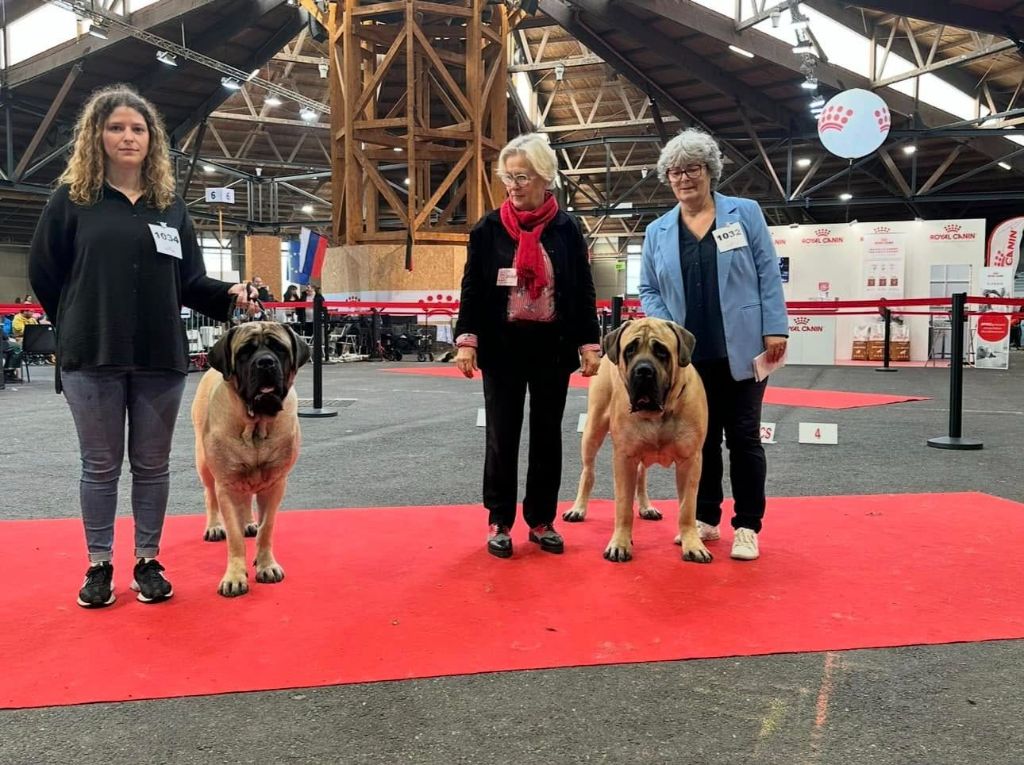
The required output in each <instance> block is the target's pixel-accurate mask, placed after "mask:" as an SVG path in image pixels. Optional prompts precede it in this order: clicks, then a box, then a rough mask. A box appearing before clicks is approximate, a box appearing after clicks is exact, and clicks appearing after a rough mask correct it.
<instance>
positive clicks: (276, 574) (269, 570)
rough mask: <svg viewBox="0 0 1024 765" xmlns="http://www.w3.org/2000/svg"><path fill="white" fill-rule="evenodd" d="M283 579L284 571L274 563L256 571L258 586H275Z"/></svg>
mask: <svg viewBox="0 0 1024 765" xmlns="http://www.w3.org/2000/svg"><path fill="white" fill-rule="evenodd" d="M283 579H284V569H283V568H281V567H280V566H279V565H278V564H276V563H271V564H270V565H269V566H264V567H263V568H257V569H256V581H257V582H259V583H260V584H277V583H278V582H280V581H281V580H283Z"/></svg>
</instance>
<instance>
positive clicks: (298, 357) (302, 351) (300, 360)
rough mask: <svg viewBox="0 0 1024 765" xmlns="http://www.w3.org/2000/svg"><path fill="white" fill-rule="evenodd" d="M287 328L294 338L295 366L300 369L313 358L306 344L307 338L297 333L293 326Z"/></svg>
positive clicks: (293, 354) (293, 353) (293, 355)
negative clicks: (304, 338)
mask: <svg viewBox="0 0 1024 765" xmlns="http://www.w3.org/2000/svg"><path fill="white" fill-rule="evenodd" d="M285 329H287V330H288V334H289V336H290V337H291V339H292V358H293V359H295V368H296V369H298V368H299V367H301V366H302V365H303V364H305V363H306V362H308V361H309V360H310V358H312V357H311V356H310V353H309V346H308V345H306V341H305V340H303V339H302V338H301V337H299V336H298V335H297V334H296V333H295V330H294V329H292V328H291V327H285Z"/></svg>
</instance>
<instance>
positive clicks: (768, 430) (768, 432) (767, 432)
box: [761, 422, 775, 444]
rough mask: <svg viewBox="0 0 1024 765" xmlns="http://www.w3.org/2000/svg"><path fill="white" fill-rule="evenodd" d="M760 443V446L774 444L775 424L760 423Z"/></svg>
mask: <svg viewBox="0 0 1024 765" xmlns="http://www.w3.org/2000/svg"><path fill="white" fill-rule="evenodd" d="M761 443H762V444H774V443H775V423H774V422H762V423H761Z"/></svg>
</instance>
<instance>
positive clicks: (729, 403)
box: [640, 128, 789, 560]
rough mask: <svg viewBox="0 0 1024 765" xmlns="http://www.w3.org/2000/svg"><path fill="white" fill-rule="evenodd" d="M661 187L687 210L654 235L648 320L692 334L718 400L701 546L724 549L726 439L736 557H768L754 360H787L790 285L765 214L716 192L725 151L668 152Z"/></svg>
mask: <svg viewBox="0 0 1024 765" xmlns="http://www.w3.org/2000/svg"><path fill="white" fill-rule="evenodd" d="M658 177H659V178H660V179H661V180H662V182H664V183H667V184H668V185H669V186H670V187H671V188H672V191H673V193H674V194H675V196H676V199H677V200H679V204H678V205H676V206H675V207H673V208H672V209H671V210H669V211H668V212H667V213H665V214H664V215H662V216H661V217H660V218H658V219H657V220H656V221H654V222H653V223H652V224H650V225H649V226H648V227H647V232H646V237H645V239H644V249H643V261H642V266H641V275H640V301H641V304H642V306H643V310H644V313H646V314H647V315H648V316H654V317H657V318H660V319H668V320H670V321H674V322H676V323H678V324H682V325H683V326H684V327H686V328H687V329H688V330H690V332H692V333H693V334H694V336H695V337H696V338H697V345H696V347H695V348H694V353H693V364H694V367H695V368H696V369H697V371H698V372H699V373H700V376H701V379H702V380H703V382H704V388H705V390H706V391H707V397H708V434H707V438H706V439H705V442H704V450H703V470H702V473H701V478H700V488H699V489H698V492H697V528H698V530H699V532H700V535H701V539H704V540H706V541H713V540H716V539H719V537H720V532H719V523H720V522H721V519H722V500H723V497H724V494H723V491H722V477H723V476H722V473H723V467H722V435H723V433H724V434H725V444H726V446H727V447H728V449H729V479H730V483H731V484H732V494H733V505H734V515H733V518H732V527H733V529H734V533H733V546H732V557H733V558H736V559H738V560H754V559H756V558H757V557H758V555H759V554H760V553H759V546H758V537H757V535H758V533H759V532H760V531H761V522H762V518H763V517H764V507H765V489H764V487H765V475H766V472H767V462H766V460H765V454H764V447H762V446H761V433H760V431H761V402H762V400H763V398H764V390H765V386H766V385H767V382H766V380H761V381H760V382H758V381H756V380H755V379H754V358H755V357H756V356H758V355H759V354H761V353H762V352H764V353H766V356H767V360H768V361H777V360H780V359H782V357H783V355H784V354H785V352H786V342H787V338H788V336H789V324H788V322H787V318H786V304H785V300H784V298H783V295H782V276H781V274H780V273H779V261H778V257H777V256H776V254H775V247H774V245H773V244H772V237H771V233H770V232H769V231H768V226H767V224H766V223H765V220H764V215H763V214H762V212H761V208H760V207H759V206H758V205H757V203H756V202H754V201H753V200H750V199H741V198H739V197H727V196H725V195H723V194H719V193H718V192H716V191H714V189H715V186H716V185H717V184H718V181H719V180H720V179H721V177H722V156H721V152H720V151H719V149H718V144H717V143H716V142H715V140H714V139H713V138H712V137H711V136H709V135H708V134H707V133H704V132H703V131H700V130H697V129H693V128H691V129H689V130H685V131H683V132H682V133H680V134H679V135H677V136H676V137H675V138H673V139H672V140H671V141H669V143H668V144H667V145H666V146H665V148H664V149H663V150H662V152H661V156H660V157H659V159H658Z"/></svg>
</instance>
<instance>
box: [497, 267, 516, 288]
mask: <svg viewBox="0 0 1024 765" xmlns="http://www.w3.org/2000/svg"><path fill="white" fill-rule="evenodd" d="M498 286H499V287H518V286H519V275H518V274H517V273H516V270H515V269H514V268H499V269H498Z"/></svg>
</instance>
